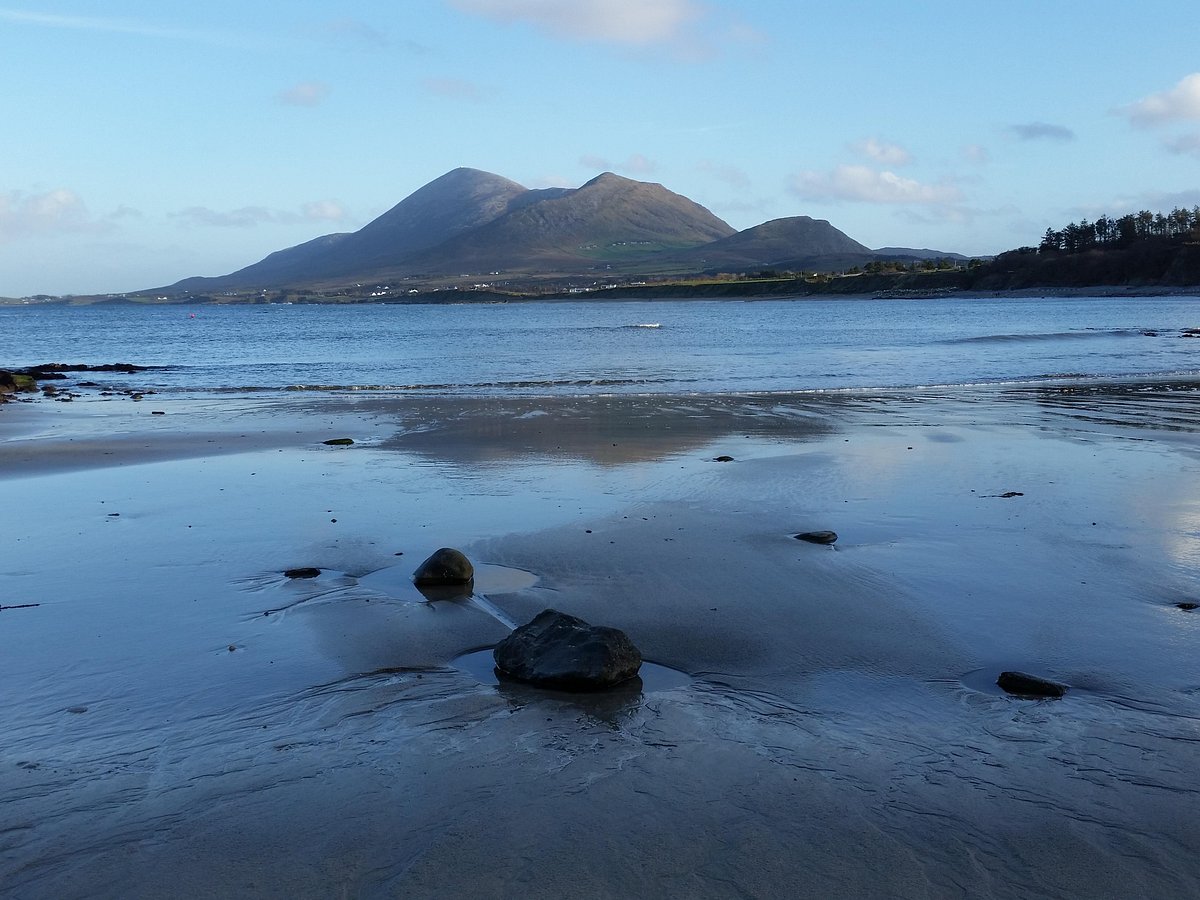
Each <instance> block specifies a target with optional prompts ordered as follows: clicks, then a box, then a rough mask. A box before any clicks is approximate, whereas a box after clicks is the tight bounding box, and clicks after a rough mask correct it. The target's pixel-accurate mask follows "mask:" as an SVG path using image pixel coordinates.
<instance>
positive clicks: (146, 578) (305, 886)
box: [0, 386, 1200, 898]
mask: <svg viewBox="0 0 1200 900" xmlns="http://www.w3.org/2000/svg"><path fill="white" fill-rule="evenodd" d="M155 401H156V405H155V406H153V407H149V406H148V404H147V403H146V402H145V401H143V403H140V404H136V403H125V404H120V405H116V404H101V403H99V402H92V401H76V402H75V403H71V404H51V403H39V404H36V405H29V406H25V405H19V406H18V405H13V404H9V405H8V406H6V407H5V409H4V410H3V411H2V412H0V473H3V482H2V483H3V484H4V487H5V492H6V504H5V505H4V507H3V510H2V511H0V523H2V525H3V531H4V533H5V534H8V535H10V538H9V547H8V550H7V553H6V557H5V562H4V563H3V564H2V565H0V589H3V590H4V592H5V596H6V597H7V599H6V601H5V603H4V605H6V606H7V605H9V604H15V603H17V602H29V603H40V604H41V605H40V606H39V607H36V608H28V609H20V610H5V611H3V612H0V616H3V617H4V619H3V624H4V625H5V629H4V630H3V631H2V632H0V660H3V662H0V673H2V674H3V676H4V680H5V684H6V686H7V690H6V692H5V695H4V697H3V699H0V709H2V710H3V715H4V717H5V720H6V722H8V723H9V727H8V729H7V731H6V737H5V738H4V739H3V741H0V787H2V789H3V790H4V791H5V795H6V796H7V797H9V798H10V800H9V802H8V804H7V811H6V817H7V819H8V823H9V828H8V831H7V832H6V833H7V835H8V836H9V840H8V841H7V845H6V846H5V847H4V848H0V878H2V880H3V883H4V884H5V885H6V886H7V889H8V890H12V891H14V892H15V893H17V894H20V895H27V894H28V895H40V896H50V895H53V896H57V897H64V898H70V897H84V896H102V897H109V896H111V897H117V896H121V897H143V896H144V897H151V896H161V895H163V894H164V893H172V892H174V893H178V892H180V891H181V890H182V891H184V892H191V893H204V892H208V893H212V894H216V895H232V894H237V895H241V896H258V897H283V896H329V895H331V894H338V893H352V894H358V895H362V896H395V895H398V894H405V895H410V896H432V895H442V896H447V895H453V894H458V895H474V896H513V895H517V894H520V895H522V896H528V897H561V896H565V895H568V894H570V895H573V896H584V897H607V896H631V895H635V894H637V893H639V891H640V892H644V889H645V885H647V884H657V885H660V886H662V889H663V892H664V893H667V894H671V895H679V896H684V895H686V896H694V897H714V898H715V897H727V896H731V895H734V894H735V893H736V894H737V895H743V896H755V897H775V896H795V897H813V898H817V897H822V898H826V897H861V896H879V895H889V896H924V897H952V896H961V895H962V893H963V892H964V891H966V892H968V893H971V894H972V895H987V896H993V897H1014V898H1016V897H1042V896H1044V897H1051V896H1092V897H1114V898H1115V897H1124V896H1131V895H1136V894H1139V893H1146V894H1153V895H1155V896H1164V897H1171V896H1179V897H1182V896H1188V895H1191V894H1194V893H1196V892H1197V891H1198V890H1200V863H1197V862H1196V861H1195V860H1196V859H1197V858H1198V857H1197V854H1196V853H1195V851H1196V850H1197V849H1200V843H1198V842H1197V839H1196V837H1195V835H1196V833H1197V832H1196V829H1195V826H1196V824H1197V823H1198V818H1197V814H1196V813H1195V811H1194V809H1195V803H1194V796H1193V795H1194V794H1195V788H1194V786H1193V785H1192V781H1193V779H1192V777H1191V770H1192V759H1193V748H1194V728H1195V722H1197V721H1200V699H1198V696H1200V695H1198V694H1197V685H1200V663H1198V662H1197V661H1196V658H1195V654H1194V653H1192V652H1191V650H1192V648H1193V646H1194V639H1195V638H1197V637H1200V618H1196V616H1197V615H1200V613H1192V612H1189V611H1185V610H1181V609H1179V608H1178V607H1177V606H1176V604H1177V603H1182V602H1185V601H1188V600H1189V599H1190V600H1196V599H1200V579H1198V578H1197V575H1196V572H1197V571H1198V568H1200V567H1198V565H1197V564H1198V563H1200V537H1198V535H1200V528H1198V527H1197V525H1196V523H1197V522H1200V494H1198V493H1197V491H1196V488H1195V479H1194V471H1195V465H1196V462H1197V461H1198V460H1200V425H1197V424H1195V423H1197V422H1200V415H1197V413H1198V412H1200V392H1198V391H1197V390H1196V389H1195V387H1194V386H1192V387H1190V388H1189V389H1187V390H1184V391H1174V390H1169V389H1164V390H1155V389H1153V387H1151V388H1150V389H1148V390H1136V391H1132V390H1129V391H1127V390H1121V389H1118V388H1114V389H1112V390H1108V391H1096V392H1091V393H1084V394H1077V393H1073V392H1057V391H1053V390H1050V391H1046V390H1041V391H1039V390H1033V389H1027V390H1026V389H1023V390H1013V391H963V392H958V393H955V394H954V395H932V396H931V395H929V394H922V395H919V396H904V395H901V396H892V397H888V398H881V397H871V398H856V399H852V400H850V401H844V400H837V401H832V400H831V399H830V398H827V397H826V398H820V399H817V400H813V399H812V398H804V397H799V398H798V397H792V398H788V399H786V400H781V399H780V398H778V397H772V398H767V399H760V400H756V399H754V398H745V397H729V398H708V399H706V400H705V399H698V398H695V397H688V398H681V397H669V398H663V397H637V398H591V399H590V400H588V401H580V400H579V399H578V398H562V399H559V400H553V401H547V400H544V399H529V400H522V399H519V398H518V399H510V400H508V401H506V402H503V403H497V402H496V401H494V400H487V399H476V400H470V399H461V398H438V399H437V401H436V402H431V401H430V399H429V398H415V399H409V400H397V399H395V398H365V399H364V398H344V397H337V398H333V397H321V398H309V397H306V398H277V399H276V398H272V399H271V400H270V401H269V402H264V401H263V400H261V399H247V398H242V399H236V400H230V399H223V400H215V399H214V400H202V401H199V400H188V401H185V400H178V401H175V400H172V401H167V400H164V399H163V398H161V397H157V398H155ZM168 404H169V405H168ZM151 408H153V409H160V408H162V409H165V412H166V415H163V416H155V417H153V418H151V416H150V409H151ZM13 411H16V412H18V413H19V415H18V416H17V417H15V418H14V417H10V416H9V413H10V412H13ZM342 436H349V437H352V438H354V439H355V441H356V443H355V444H354V445H353V446H348V447H327V446H324V445H323V444H321V441H322V440H324V439H326V438H332V437H342ZM147 443H149V444H150V445H151V446H147ZM156 447H157V449H155V448H156ZM105 452H112V453H114V457H107V458H106V457H105V456H104V455H103V454H104V453H105ZM723 455H728V456H730V457H732V459H731V460H730V461H728V462H718V461H717V458H718V457H719V456H723ZM18 459H24V460H26V462H24V463H22V464H21V465H22V466H25V468H21V469H19V470H16V469H14V468H13V467H12V466H10V465H9V462H10V461H15V460H18ZM72 459H73V460H74V461H71V460H72ZM39 460H40V462H39ZM118 460H119V463H120V464H114V463H115V462H116V461H118ZM816 529H831V530H834V531H836V532H837V533H838V535H839V539H838V541H837V543H836V544H835V545H833V546H832V547H821V546H815V545H809V544H804V543H803V542H800V541H797V540H796V539H795V538H794V537H793V535H794V534H796V533H798V532H801V531H807V530H816ZM439 546H456V547H459V548H461V549H463V550H464V551H465V552H466V553H467V554H468V556H469V557H471V559H472V560H473V561H475V562H476V563H477V564H479V565H482V566H486V567H492V568H489V569H487V570H486V571H488V572H495V573H503V572H511V573H528V576H529V577H525V576H522V577H518V578H508V579H506V578H502V577H500V576H499V575H498V574H497V575H496V576H494V580H493V581H491V582H487V580H486V579H484V580H481V583H480V585H479V592H480V594H481V595H482V596H481V599H482V600H486V601H487V603H489V604H491V605H492V606H494V607H495V608H497V609H499V610H501V611H502V612H503V614H504V615H505V616H506V617H508V618H511V619H512V620H513V621H516V622H523V621H527V620H528V619H530V618H532V617H533V615H535V614H536V613H537V612H539V611H540V610H541V609H544V608H546V607H554V608H558V609H561V610H562V611H564V612H568V613H571V614H573V615H580V616H581V617H583V618H585V619H587V620H588V621H591V622H594V623H596V624H606V625H612V626H615V627H620V628H622V629H623V630H625V631H626V632H627V633H628V634H629V635H630V636H631V637H632V638H633V639H634V641H635V643H637V644H638V645H639V646H640V647H641V649H642V651H643V654H644V655H645V657H646V658H647V659H648V660H650V661H651V662H653V663H656V664H660V665H663V666H666V667H669V668H670V669H673V670H676V671H678V672H682V673H684V674H685V675H686V682H685V683H683V684H680V685H676V686H673V687H669V688H667V689H665V690H655V689H647V691H646V692H644V693H633V694H620V693H618V694H614V695H610V696H602V695H597V696H592V697H570V696H562V695H555V694H551V693H546V692H538V691H536V690H532V689H514V688H511V687H504V686H498V685H494V684H488V683H484V682H482V681H481V680H480V679H479V678H478V677H477V676H476V675H472V674H471V673H470V672H469V671H467V670H464V669H462V668H459V665H460V664H459V662H458V660H460V658H461V657H462V656H463V654H466V653H469V652H471V651H475V650H478V649H480V648H481V647H487V646H491V645H493V644H494V643H495V642H496V641H497V640H499V639H500V638H501V637H502V636H503V635H504V633H505V629H504V627H503V625H502V624H501V623H500V622H498V621H497V619H496V618H495V617H494V616H491V615H488V614H487V613H486V611H485V610H484V609H482V607H481V606H479V605H476V604H473V603H471V602H462V601H455V600H449V601H435V602H426V601H425V600H424V598H421V597H419V596H416V595H415V594H414V593H413V592H412V589H411V587H410V586H407V585H408V582H407V579H408V575H409V573H410V572H411V571H412V569H413V568H414V567H415V566H416V564H417V563H418V562H419V561H420V559H422V558H424V556H425V555H427V554H428V553H429V552H431V551H432V550H433V549H436V548H437V547H439ZM294 566H315V567H318V568H320V569H321V574H320V576H319V577H318V578H315V579H312V580H311V581H297V580H293V579H287V578H285V577H284V576H283V575H282V572H283V571H284V570H285V569H287V568H290V567H294ZM489 577H493V576H489ZM485 588H486V590H484V589H485ZM1001 669H1016V670H1024V671H1031V672H1033V673H1035V674H1042V675H1044V676H1046V677H1052V678H1055V679H1059V680H1062V681H1063V682H1065V683H1067V684H1068V685H1069V686H1070V687H1069V690H1068V693H1067V695H1066V697H1065V698H1064V699H1062V700H1058V701H1027V700H1017V699H1015V698H1012V697H1008V696H1006V695H1004V694H1002V693H1001V692H999V690H998V689H996V688H995V686H994V684H990V682H994V680H995V674H996V673H998V672H999V671H1000V670H1001ZM734 886H736V890H735V887H734Z"/></svg>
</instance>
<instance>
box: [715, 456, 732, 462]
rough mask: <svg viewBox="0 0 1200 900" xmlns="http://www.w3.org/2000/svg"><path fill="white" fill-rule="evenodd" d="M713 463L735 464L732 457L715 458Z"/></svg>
mask: <svg viewBox="0 0 1200 900" xmlns="http://www.w3.org/2000/svg"><path fill="white" fill-rule="evenodd" d="M713 462H733V457H732V456H714V457H713Z"/></svg>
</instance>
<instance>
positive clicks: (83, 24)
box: [0, 7, 242, 45]
mask: <svg viewBox="0 0 1200 900" xmlns="http://www.w3.org/2000/svg"><path fill="white" fill-rule="evenodd" d="M0 22H11V23H13V24H14V25H27V26H34V27H40V28H58V29H65V30H71V31H91V32H107V33H110V34H131V35H136V36H139V37H148V38H169V39H171V40H185V41H200V42H203V43H211V44H223V45H228V44H238V43H242V41H240V40H238V39H236V38H234V37H233V36H232V35H228V34H220V33H218V32H213V31H199V30H195V29H188V28H171V27H168V26H163V25H154V24H150V23H148V22H141V21H138V20H136V19H118V18H111V17H102V16H67V15H57V14H54V13H40V12H29V11H27V10H22V9H13V8H11V7H0Z"/></svg>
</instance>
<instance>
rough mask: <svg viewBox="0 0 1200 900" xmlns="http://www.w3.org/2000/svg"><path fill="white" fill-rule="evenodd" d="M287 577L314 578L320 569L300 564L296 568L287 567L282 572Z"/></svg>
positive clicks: (319, 572)
mask: <svg viewBox="0 0 1200 900" xmlns="http://www.w3.org/2000/svg"><path fill="white" fill-rule="evenodd" d="M283 574H284V575H286V576H287V577H288V578H316V577H317V576H318V575H320V574H321V570H320V569H318V568H316V567H315V566H301V567H300V568H298V569H288V570H287V571H286V572H284V573H283Z"/></svg>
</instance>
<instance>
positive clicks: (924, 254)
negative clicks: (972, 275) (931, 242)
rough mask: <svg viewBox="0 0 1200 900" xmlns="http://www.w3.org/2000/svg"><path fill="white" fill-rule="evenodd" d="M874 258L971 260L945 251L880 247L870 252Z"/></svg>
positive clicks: (959, 254)
mask: <svg viewBox="0 0 1200 900" xmlns="http://www.w3.org/2000/svg"><path fill="white" fill-rule="evenodd" d="M871 252H872V253H874V254H875V256H876V257H883V258H885V259H953V260H955V261H957V262H966V261H967V260H969V259H971V257H969V256H963V255H962V254H961V253H947V252H946V251H945V250H930V249H928V248H926V249H923V250H914V249H912V248H911V247H880V248H879V249H878V250H873V251H871ZM976 258H978V257H976Z"/></svg>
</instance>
